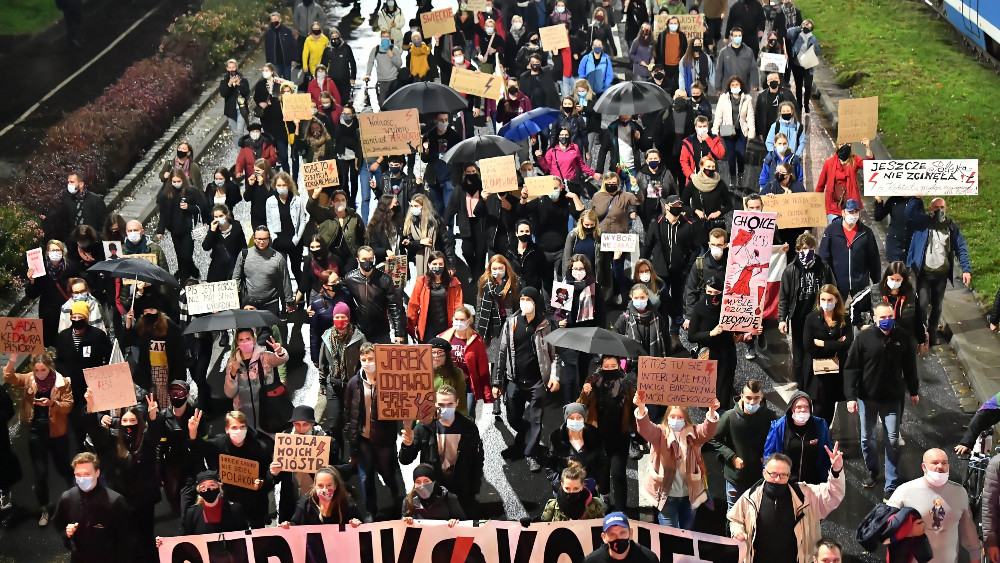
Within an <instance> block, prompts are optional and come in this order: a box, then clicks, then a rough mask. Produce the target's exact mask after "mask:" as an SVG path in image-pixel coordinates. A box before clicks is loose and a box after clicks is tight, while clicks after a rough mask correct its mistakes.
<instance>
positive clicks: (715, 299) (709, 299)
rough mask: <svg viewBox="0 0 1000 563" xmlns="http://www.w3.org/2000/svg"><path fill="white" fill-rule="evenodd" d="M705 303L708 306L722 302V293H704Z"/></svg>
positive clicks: (714, 305) (716, 305) (715, 305)
mask: <svg viewBox="0 0 1000 563" xmlns="http://www.w3.org/2000/svg"><path fill="white" fill-rule="evenodd" d="M705 303H706V304H707V305H708V306H709V307H718V306H719V305H721V304H722V294H721V293H718V294H716V295H709V294H707V293H706V294H705Z"/></svg>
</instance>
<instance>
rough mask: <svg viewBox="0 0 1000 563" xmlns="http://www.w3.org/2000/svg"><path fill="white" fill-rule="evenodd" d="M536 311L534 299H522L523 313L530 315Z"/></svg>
mask: <svg viewBox="0 0 1000 563" xmlns="http://www.w3.org/2000/svg"><path fill="white" fill-rule="evenodd" d="M534 312H535V302H534V301H521V313H523V314H524V315H530V314H532V313H534Z"/></svg>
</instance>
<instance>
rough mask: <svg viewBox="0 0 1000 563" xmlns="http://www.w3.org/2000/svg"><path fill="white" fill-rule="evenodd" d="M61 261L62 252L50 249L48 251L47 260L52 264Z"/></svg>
mask: <svg viewBox="0 0 1000 563" xmlns="http://www.w3.org/2000/svg"><path fill="white" fill-rule="evenodd" d="M61 261H62V252H61V251H59V250H52V251H50V252H49V262H52V263H53V264H58V263H59V262H61Z"/></svg>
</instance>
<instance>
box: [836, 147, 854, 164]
mask: <svg viewBox="0 0 1000 563" xmlns="http://www.w3.org/2000/svg"><path fill="white" fill-rule="evenodd" d="M837 158H839V159H840V161H841V162H844V161H845V160H847V159H848V158H851V145H844V146H842V147H840V148H839V149H837Z"/></svg>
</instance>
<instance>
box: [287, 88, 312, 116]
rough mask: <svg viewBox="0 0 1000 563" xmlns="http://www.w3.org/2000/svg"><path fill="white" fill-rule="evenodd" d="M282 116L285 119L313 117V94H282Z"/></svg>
mask: <svg viewBox="0 0 1000 563" xmlns="http://www.w3.org/2000/svg"><path fill="white" fill-rule="evenodd" d="M281 117H282V119H284V120H285V121H302V120H303V119H305V120H309V119H312V117H313V112H312V96H311V95H309V94H285V95H284V96H282V97H281Z"/></svg>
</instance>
